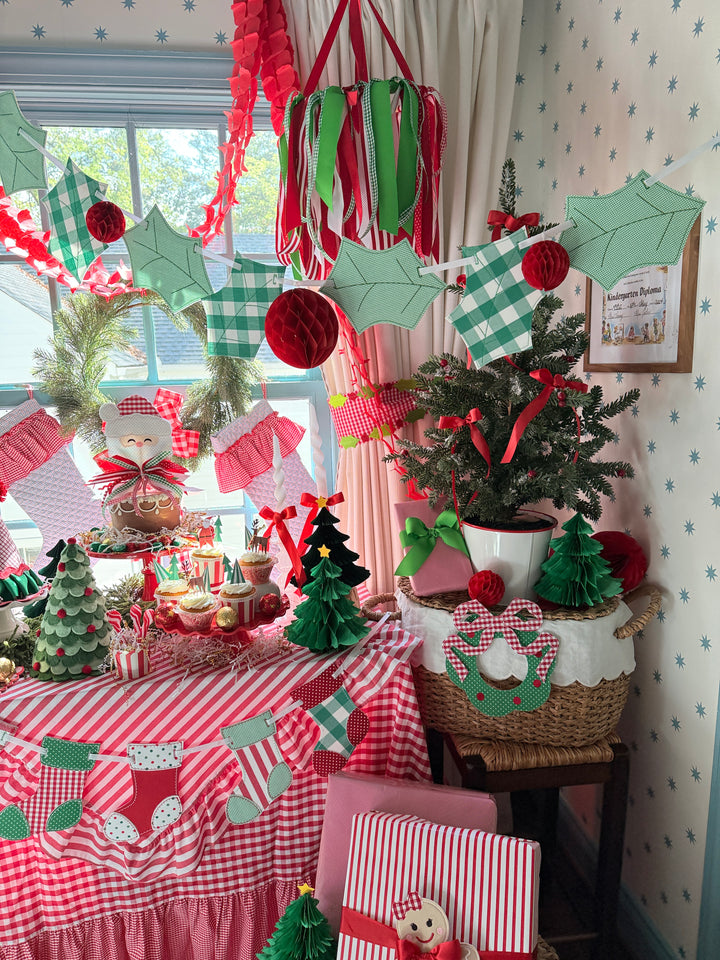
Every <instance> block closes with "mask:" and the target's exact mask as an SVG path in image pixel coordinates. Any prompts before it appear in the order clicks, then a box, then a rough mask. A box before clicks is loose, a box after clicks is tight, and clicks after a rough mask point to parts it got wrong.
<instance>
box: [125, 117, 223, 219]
mask: <svg viewBox="0 0 720 960" xmlns="http://www.w3.org/2000/svg"><path fill="white" fill-rule="evenodd" d="M136 138H137V150H138V166H139V169H140V186H141V191H142V203H143V213H145V214H147V213H148V212H149V211H150V208H151V207H152V205H153V204H157V205H158V207H159V208H160V211H161V212H162V215H163V216H164V217H165V219H166V220H167V222H168V223H169V224H170V226H171V227H174V228H175V229H176V230H178V231H180V232H181V233H182V234H183V235H185V234H186V233H187V227H188V226H191V227H196V226H198V224H200V223H202V222H203V221H204V219H205V211H204V210H203V209H202V204H204V203H208V202H209V201H210V200H211V199H212V197H213V195H214V193H215V188H216V183H215V173H216V171H217V168H218V164H219V162H220V153H219V151H218V135H217V130H216V129H214V130H160V129H155V128H140V129H138V130H137V131H136Z"/></svg>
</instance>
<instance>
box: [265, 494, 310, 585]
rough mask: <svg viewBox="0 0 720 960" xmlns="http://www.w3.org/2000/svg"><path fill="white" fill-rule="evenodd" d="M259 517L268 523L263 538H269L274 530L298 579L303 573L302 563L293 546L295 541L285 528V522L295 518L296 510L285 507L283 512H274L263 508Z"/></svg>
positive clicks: (268, 508)
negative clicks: (274, 529)
mask: <svg viewBox="0 0 720 960" xmlns="http://www.w3.org/2000/svg"><path fill="white" fill-rule="evenodd" d="M260 516H261V517H262V518H263V520H267V521H268V528H267V530H266V531H265V533H264V534H263V536H264V537H269V536H270V534H271V533H272V528H273V527H275V528H276V530H277V534H278V536H279V537H280V543H282V545H283V546H284V547H285V549H286V551H287V555H288V556H289V557H290V563H291V564H292V568H293V570H294V571H295V576H296V577H299V576H300V575H301V574H302V573H304V570H303V565H302V561H301V560H300V554H299V553H298V550H297V547H296V546H295V541H294V540H293V538H292V537H291V536H290V531H289V530H288V528H287V527H286V526H285V521H286V520H292V519H293V517H296V516H297V510H296V509H295V507H285V509H284V510H281V511H280V512H278V511H276V510H272V509H271V508H270V507H263V508H262V510H261V511H260Z"/></svg>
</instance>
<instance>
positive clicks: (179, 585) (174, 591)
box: [155, 580, 190, 603]
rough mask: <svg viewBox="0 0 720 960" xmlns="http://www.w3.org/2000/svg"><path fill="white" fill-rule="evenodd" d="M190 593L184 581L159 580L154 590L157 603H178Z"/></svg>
mask: <svg viewBox="0 0 720 960" xmlns="http://www.w3.org/2000/svg"><path fill="white" fill-rule="evenodd" d="M189 592H190V587H188V585H187V583H185V581H184V580H161V581H160V583H159V584H158V585H157V589H156V590H155V600H156V601H157V602H158V603H179V602H180V601H181V600H182V598H183V597H184V596H186V595H187V594H188V593H189Z"/></svg>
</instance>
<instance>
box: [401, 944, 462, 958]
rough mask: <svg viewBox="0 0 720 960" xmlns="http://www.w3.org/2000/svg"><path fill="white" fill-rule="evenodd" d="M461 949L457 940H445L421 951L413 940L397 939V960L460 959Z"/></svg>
mask: <svg viewBox="0 0 720 960" xmlns="http://www.w3.org/2000/svg"><path fill="white" fill-rule="evenodd" d="M461 956H462V950H461V948H460V941H459V940H446V941H445V942H444V943H439V944H438V945H437V946H436V947H433V949H432V950H428V951H427V953H425V952H423V951H422V950H421V949H420V948H419V946H418V945H417V943H415V941H414V940H398V960H426V958H428V957H433V958H434V960H460V958H461Z"/></svg>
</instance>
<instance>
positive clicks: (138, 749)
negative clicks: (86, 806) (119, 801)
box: [103, 741, 183, 843]
mask: <svg viewBox="0 0 720 960" xmlns="http://www.w3.org/2000/svg"><path fill="white" fill-rule="evenodd" d="M127 753H128V758H129V760H130V769H131V771H132V778H133V795H132V799H131V800H130V801H129V802H128V803H126V804H125V805H124V806H122V807H120V809H119V810H117V811H115V813H111V814H110V816H109V817H108V818H107V820H106V821H105V823H104V824H103V833H104V834H105V836H106V837H107V838H108V840H115V841H116V842H120V843H134V842H135V841H136V840H138V839H139V838H140V837H142V836H144V835H145V834H147V833H152V832H153V831H155V830H162V829H164V828H165V827H169V826H170V824H172V823H175V821H176V820H179V819H180V814H181V813H182V803H181V802H180V797H179V796H178V788H177V781H178V771H179V769H180V765H181V764H182V755H183V745H182V743H181V742H180V741H174V742H170V743H129V744H128V747H127Z"/></svg>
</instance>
